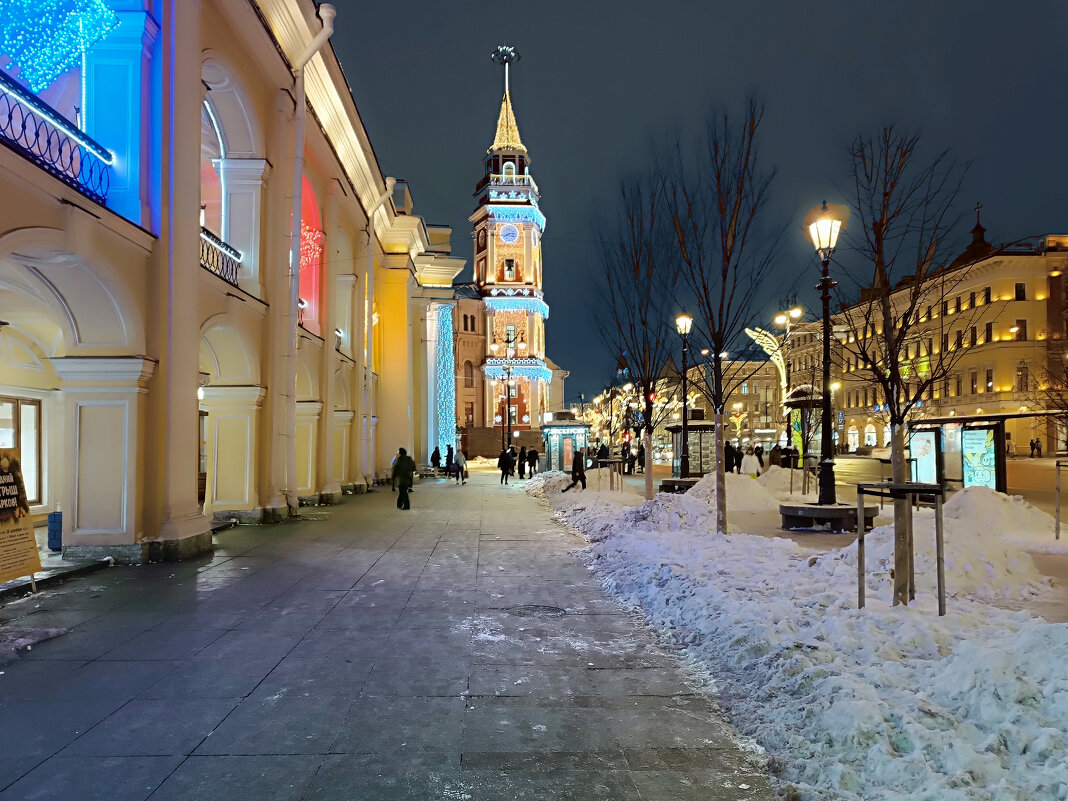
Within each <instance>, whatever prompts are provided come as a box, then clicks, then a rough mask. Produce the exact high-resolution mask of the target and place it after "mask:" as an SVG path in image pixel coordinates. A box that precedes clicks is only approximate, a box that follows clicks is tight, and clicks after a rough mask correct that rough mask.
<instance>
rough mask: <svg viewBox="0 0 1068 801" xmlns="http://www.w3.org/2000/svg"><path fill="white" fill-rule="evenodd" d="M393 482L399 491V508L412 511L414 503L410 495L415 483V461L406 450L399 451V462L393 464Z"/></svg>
mask: <svg viewBox="0 0 1068 801" xmlns="http://www.w3.org/2000/svg"><path fill="white" fill-rule="evenodd" d="M393 482H394V483H395V484H396V485H397V490H398V492H397V508H398V509H411V508H412V502H411V501H410V500H409V499H408V493H409V492H410V491H411V489H412V484H414V483H415V459H413V458H412V457H411V456H409V455H408V451H406V450H405V449H404V448H401V449H400V450H399V451H397V460H396V461H395V462H394V463H393Z"/></svg>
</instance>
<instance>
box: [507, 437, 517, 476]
mask: <svg viewBox="0 0 1068 801" xmlns="http://www.w3.org/2000/svg"><path fill="white" fill-rule="evenodd" d="M508 455H509V456H511V457H512V468H511V470H509V471H508V475H510V476H514V475H515V460H516V457H517V456H518V454H517V453H516V452H515V445H509V446H508Z"/></svg>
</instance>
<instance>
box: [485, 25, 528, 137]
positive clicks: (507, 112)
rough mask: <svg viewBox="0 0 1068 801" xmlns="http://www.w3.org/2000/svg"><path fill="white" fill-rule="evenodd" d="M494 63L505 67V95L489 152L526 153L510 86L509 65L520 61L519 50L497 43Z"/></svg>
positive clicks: (492, 57)
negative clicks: (513, 106)
mask: <svg viewBox="0 0 1068 801" xmlns="http://www.w3.org/2000/svg"><path fill="white" fill-rule="evenodd" d="M490 58H491V59H492V60H493V62H494V63H496V64H500V65H501V66H502V67H504V97H503V98H502V99H501V113H500V115H499V116H498V117H497V132H496V135H495V136H494V137H493V145H492V146H491V147H490V149H489V151H487V152H490V153H492V152H494V151H500V150H517V151H520V152H522V153H526V152H527V149H526V147H524V146H523V140H522V139H520V138H519V126H517V125H516V122H515V112H513V111H512V98H511V96H510V94H509V87H508V77H509V76H508V67H509V65H511V64H514V63H515V62H517V61H519V58H520V56H519V51H518V50H516V49H515V47H513V46H512V45H504V44H502V45H497V48H496V49H495V50H494V51H493V52H492V53H490Z"/></svg>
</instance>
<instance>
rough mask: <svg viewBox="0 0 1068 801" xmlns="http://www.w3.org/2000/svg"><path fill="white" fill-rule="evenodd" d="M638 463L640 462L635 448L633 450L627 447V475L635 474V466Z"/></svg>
mask: <svg viewBox="0 0 1068 801" xmlns="http://www.w3.org/2000/svg"><path fill="white" fill-rule="evenodd" d="M637 463H638V457H637V456H636V455H635V453H634V451H633V450H631V449H630V448H627V475H628V476H632V475H634V466H635V465H636V464H637Z"/></svg>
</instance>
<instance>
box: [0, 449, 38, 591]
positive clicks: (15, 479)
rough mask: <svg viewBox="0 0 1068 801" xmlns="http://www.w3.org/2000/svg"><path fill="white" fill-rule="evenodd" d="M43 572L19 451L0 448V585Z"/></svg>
mask: <svg viewBox="0 0 1068 801" xmlns="http://www.w3.org/2000/svg"><path fill="white" fill-rule="evenodd" d="M40 569H41V556H40V554H39V553H38V552H37V540H36V539H35V538H34V536H33V525H32V524H31V523H30V505H29V503H28V501H27V498H26V486H25V484H24V483H23V480H22V462H21V460H20V459H19V450H18V448H0V582H4V581H10V580H11V579H15V578H18V577H19V576H30V577H31V578H32V577H33V574H34V573H36V572H38V571H39V570H40Z"/></svg>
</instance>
